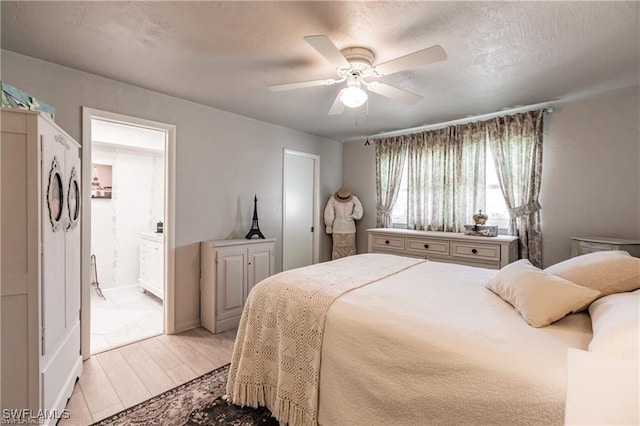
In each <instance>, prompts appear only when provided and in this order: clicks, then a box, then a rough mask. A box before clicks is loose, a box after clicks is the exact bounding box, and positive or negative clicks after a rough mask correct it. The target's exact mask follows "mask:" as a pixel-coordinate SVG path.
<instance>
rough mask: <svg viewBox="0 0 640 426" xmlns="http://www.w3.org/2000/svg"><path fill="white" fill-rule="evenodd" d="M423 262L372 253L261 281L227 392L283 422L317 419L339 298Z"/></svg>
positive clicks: (253, 293)
mask: <svg viewBox="0 0 640 426" xmlns="http://www.w3.org/2000/svg"><path fill="white" fill-rule="evenodd" d="M421 262H424V261H423V260H417V259H410V258H402V257H397V256H386V255H380V254H367V255H361V256H353V257H347V258H344V259H340V260H336V261H333V262H327V263H322V264H318V265H314V266H311V267H306V268H300V269H295V270H292V271H288V272H285V273H281V274H277V275H274V276H272V277H270V278H267V279H266V280H264V281H262V282H260V283H259V284H258V285H256V286H255V287H254V289H253V290H252V291H251V293H250V294H249V297H248V299H247V303H246V305H245V309H244V311H243V314H242V319H241V321H240V325H239V328H238V335H237V337H236V344H235V347H234V351H233V356H232V361H231V366H230V369H229V380H228V382H227V393H228V395H229V400H230V401H231V402H233V403H236V404H240V405H249V406H253V407H257V406H258V405H261V406H267V407H268V408H269V409H270V410H271V412H272V413H273V414H274V416H275V417H276V418H277V419H278V420H280V421H281V422H282V423H290V424H293V425H315V424H316V423H317V415H318V411H317V407H318V381H319V370H320V354H321V351H322V340H323V331H324V326H325V315H326V312H327V309H329V306H331V304H332V303H333V302H334V301H335V300H336V299H337V298H338V297H340V296H341V295H343V294H345V293H347V292H349V291H351V290H354V289H356V288H359V287H362V286H364V285H367V284H370V283H372V282H375V281H378V280H380V279H382V278H385V277H387V276H390V275H392V274H395V273H398V272H399V271H402V270H405V269H407V268H411V267H412V266H414V265H416V264H419V263H421Z"/></svg>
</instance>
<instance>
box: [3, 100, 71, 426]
mask: <svg viewBox="0 0 640 426" xmlns="http://www.w3.org/2000/svg"><path fill="white" fill-rule="evenodd" d="M1 118H2V136H1V138H0V158H1V161H0V164H1V167H0V169H1V170H2V173H1V175H0V176H1V181H0V185H1V187H2V189H1V191H0V197H1V205H2V208H1V210H0V211H1V216H2V221H1V224H2V232H1V233H0V234H1V235H2V246H1V247H2V248H1V251H2V257H0V269H1V271H2V275H1V276H2V285H1V287H0V288H1V296H2V297H1V299H2V309H1V312H2V334H1V335H2V405H1V406H2V408H3V410H4V409H24V410H30V411H26V415H29V414H31V415H33V416H35V415H37V413H38V412H39V411H38V410H46V412H47V413H48V414H47V417H45V419H44V421H43V423H44V424H55V422H56V419H52V418H48V417H50V416H51V414H52V413H54V411H56V410H57V413H58V414H60V413H62V410H63V409H64V407H65V405H66V403H67V399H68V398H69V397H70V396H71V393H72V391H73V386H74V384H75V381H76V378H77V377H79V376H80V373H81V372H82V358H81V356H80V214H81V199H80V195H81V185H80V146H79V144H78V143H77V142H76V141H74V140H73V139H72V138H71V137H70V136H69V135H67V134H66V133H65V132H64V131H63V130H62V129H60V128H59V127H58V126H57V125H56V124H55V123H54V122H53V121H51V120H49V119H48V118H45V117H44V116H41V115H40V114H38V113H35V112H33V111H23V110H7V109H2V117H1ZM40 412H41V413H44V412H45V411H40ZM4 414H5V413H4V411H3V423H4V422H5V420H7V422H8V423H14V421H15V423H27V422H28V420H31V421H29V422H33V421H34V419H33V418H32V419H28V418H22V419H15V418H14V419H5V418H4Z"/></svg>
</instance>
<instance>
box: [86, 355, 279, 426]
mask: <svg viewBox="0 0 640 426" xmlns="http://www.w3.org/2000/svg"><path fill="white" fill-rule="evenodd" d="M228 374H229V365H228V364H227V365H225V366H223V367H220V368H218V369H216V370H213V371H211V372H209V373H207V374H205V375H203V376H200V377H197V378H195V379H193V380H191V381H189V382H187V383H185V384H183V385H180V386H177V387H175V388H173V389H170V390H168V391H166V392H164V393H162V394H160V395H158V396H154V397H153V398H151V399H148V400H146V401H144V402H141V403H140V404H137V405H135V406H133V407H131V408H128V409H126V410H124V411H121V412H119V413H117V414H114V415H113V416H110V417H107V418H106V419H104V420H101V421H99V422H97V423H94V424H93V426H107V425H110V426H116V425H117V426H134V425H136V426H137V425H176V426H177V425H231V426H254V425H261V426H277V425H278V421H277V420H276V419H274V418H273V417H271V413H270V412H269V410H267V409H266V408H258V409H255V408H249V407H237V406H235V405H232V404H229V403H228V402H227V401H226V400H225V399H224V398H223V396H224V394H225V391H226V384H227V375H228Z"/></svg>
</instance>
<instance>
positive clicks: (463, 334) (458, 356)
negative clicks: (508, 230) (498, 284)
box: [318, 262, 591, 426]
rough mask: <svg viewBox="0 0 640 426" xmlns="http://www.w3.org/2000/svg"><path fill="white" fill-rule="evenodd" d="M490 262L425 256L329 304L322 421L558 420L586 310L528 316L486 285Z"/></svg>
mask: <svg viewBox="0 0 640 426" xmlns="http://www.w3.org/2000/svg"><path fill="white" fill-rule="evenodd" d="M495 272H496V271H491V270H485V269H478V268H471V267H467V266H461V265H452V264H444V263H436V262H427V263H423V264H420V265H417V266H414V267H412V268H410V269H407V270H405V271H402V272H400V273H398V274H395V275H393V276H391V277H388V278H385V279H384V280H382V281H378V282H376V283H373V284H370V285H367V286H365V287H362V288H359V289H357V290H354V291H352V292H350V293H347V294H345V295H343V296H342V297H341V298H340V299H338V300H336V301H335V302H334V303H333V305H331V307H330V308H329V311H328V312H327V316H326V322H325V332H324V340H323V348H322V358H321V367H320V393H319V414H318V421H319V423H320V424H322V425H326V426H329V425H330V426H337V425H368V426H370V425H382V424H386V425H425V424H455V425H460V424H504V425H516V424H517V425H521V424H535V425H548V424H563V421H564V406H565V397H566V380H567V374H566V373H567V364H566V361H567V349H568V348H570V347H571V348H577V349H586V348H587V346H588V344H589V341H590V339H591V323H590V320H589V316H588V314H586V313H579V314H573V315H570V316H568V317H566V318H564V319H562V320H560V321H558V322H556V323H554V324H551V325H549V326H547V327H544V328H533V327H531V326H529V325H528V324H527V323H526V322H525V321H524V320H523V319H522V318H521V317H520V315H519V314H518V313H517V312H516V311H515V310H514V309H513V308H512V307H511V306H510V305H509V304H507V303H506V302H504V301H503V300H501V299H500V298H499V297H498V296H496V295H495V294H493V293H492V292H491V291H489V290H487V289H486V288H485V287H484V285H485V283H486V282H487V281H488V279H489V278H490V277H491V276H492V275H493V274H494V273H495Z"/></svg>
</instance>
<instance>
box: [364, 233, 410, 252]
mask: <svg viewBox="0 0 640 426" xmlns="http://www.w3.org/2000/svg"><path fill="white" fill-rule="evenodd" d="M372 245H373V248H374V249H380V250H404V237H392V236H388V235H374V236H373V244H372Z"/></svg>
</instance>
